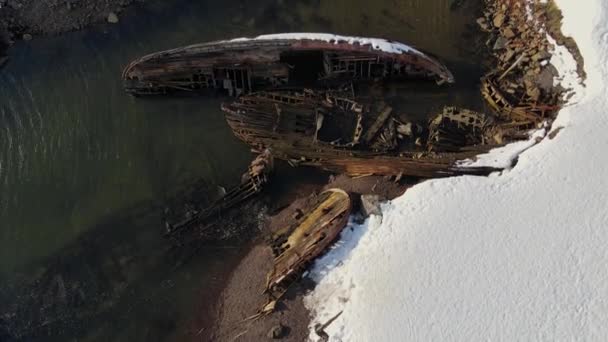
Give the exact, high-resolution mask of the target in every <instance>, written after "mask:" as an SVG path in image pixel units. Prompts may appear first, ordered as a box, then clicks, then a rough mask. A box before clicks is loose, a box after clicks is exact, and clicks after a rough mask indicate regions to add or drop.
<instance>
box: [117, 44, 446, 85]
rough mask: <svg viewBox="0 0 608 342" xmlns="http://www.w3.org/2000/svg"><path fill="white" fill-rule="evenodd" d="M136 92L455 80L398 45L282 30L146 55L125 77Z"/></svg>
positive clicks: (436, 63) (434, 63) (422, 54)
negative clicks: (382, 81)
mask: <svg viewBox="0 0 608 342" xmlns="http://www.w3.org/2000/svg"><path fill="white" fill-rule="evenodd" d="M122 77H123V82H124V88H125V90H126V91H127V92H129V93H131V94H134V95H158V94H168V93H179V92H187V93H201V92H206V91H216V92H217V91H219V92H224V93H226V94H228V95H231V96H239V95H242V94H249V93H251V92H256V91H261V90H267V89H278V88H302V87H332V86H334V85H336V84H342V83H344V82H353V81H370V80H403V79H429V80H433V81H436V82H437V83H440V84H441V83H452V82H454V77H453V76H452V74H451V73H450V71H449V70H448V69H447V68H446V67H445V66H444V65H443V64H442V63H441V62H439V61H438V60H437V59H436V58H434V57H432V56H431V55H429V54H428V53H425V52H422V51H419V50H417V49H415V48H413V47H411V46H408V45H406V44H403V43H399V42H394V41H388V40H384V39H377V38H361V37H350V36H339V35H333V34H321V33H286V34H271V35H262V36H258V37H255V38H237V39H232V40H222V41H216V42H210V43H203V44H195V45H190V46H186V47H180V48H177V49H172V50H167V51H161V52H156V53H152V54H149V55H147V56H144V57H141V58H139V59H136V60H134V61H133V62H131V63H130V64H129V65H128V66H127V67H126V68H125V70H124V72H123V75H122Z"/></svg>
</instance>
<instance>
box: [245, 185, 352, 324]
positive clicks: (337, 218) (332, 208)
mask: <svg viewBox="0 0 608 342" xmlns="http://www.w3.org/2000/svg"><path fill="white" fill-rule="evenodd" d="M352 207H353V206H352V200H351V198H350V195H349V194H348V193H347V192H345V191H344V190H342V189H337V188H334V189H328V190H326V191H324V192H322V193H320V194H319V195H316V196H313V197H311V198H310V199H309V201H308V202H307V203H306V204H305V205H304V206H303V208H301V209H300V210H299V215H298V216H296V217H294V222H293V223H292V224H290V225H289V226H287V227H285V228H283V229H281V230H280V231H278V232H277V233H276V234H274V236H273V237H272V241H271V246H272V249H273V253H274V262H273V267H272V270H271V271H270V272H269V273H268V275H267V276H266V289H265V290H264V293H266V294H268V296H269V300H268V302H267V303H266V304H265V305H264V306H263V307H261V308H260V309H259V310H258V312H257V313H256V314H255V315H253V316H251V317H249V318H248V320H255V319H258V318H260V317H262V316H264V315H268V314H270V313H272V312H273V311H274V310H275V308H276V305H277V302H278V301H279V300H281V298H282V297H283V295H284V294H285V293H286V292H287V290H288V289H289V286H290V285H291V284H292V283H293V282H294V281H296V280H297V278H298V277H299V276H301V275H302V273H303V272H304V271H305V269H306V268H307V267H308V266H309V265H310V263H311V262H312V261H314V260H315V259H316V258H317V257H319V256H320V255H321V254H323V253H324V252H325V250H326V249H327V248H328V247H329V246H330V245H331V244H332V243H333V242H334V241H335V240H336V239H337V238H338V235H339V234H340V232H341V231H342V229H344V227H345V226H346V224H347V223H348V217H349V215H350V213H351V210H352Z"/></svg>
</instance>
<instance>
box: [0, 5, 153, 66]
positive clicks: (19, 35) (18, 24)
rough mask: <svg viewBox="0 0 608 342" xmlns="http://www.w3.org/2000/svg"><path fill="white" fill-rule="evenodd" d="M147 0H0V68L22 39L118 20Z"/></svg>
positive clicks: (57, 33) (56, 33) (112, 22)
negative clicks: (10, 51) (62, 0)
mask: <svg viewBox="0 0 608 342" xmlns="http://www.w3.org/2000/svg"><path fill="white" fill-rule="evenodd" d="M145 1H146V0H80V1H73V0H70V1H66V2H60V1H37V0H11V1H6V0H0V68H2V66H3V65H5V64H6V63H7V62H8V51H9V49H10V47H11V46H12V45H13V44H14V43H15V42H16V41H19V40H24V41H29V40H32V39H34V38H35V37H37V36H54V35H59V34H63V33H67V32H72V31H78V30H83V29H86V28H88V27H90V26H92V25H95V24H99V23H109V24H115V23H118V22H119V21H120V17H121V14H122V13H123V12H125V11H126V10H128V9H132V8H133V7H134V5H136V4H143V3H145Z"/></svg>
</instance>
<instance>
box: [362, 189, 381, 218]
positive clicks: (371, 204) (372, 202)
mask: <svg viewBox="0 0 608 342" xmlns="http://www.w3.org/2000/svg"><path fill="white" fill-rule="evenodd" d="M383 200H384V199H383V198H381V197H380V196H378V195H371V194H367V195H361V213H362V214H363V215H364V216H366V217H367V216H370V215H378V216H382V210H381V209H380V203H381V202H382V201H383Z"/></svg>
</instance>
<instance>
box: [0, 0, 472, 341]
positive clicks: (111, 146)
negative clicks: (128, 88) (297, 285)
mask: <svg viewBox="0 0 608 342" xmlns="http://www.w3.org/2000/svg"><path fill="white" fill-rule="evenodd" d="M453 2H454V0H434V1H428V0H407V1H406V0H403V1H395V0H378V1H373V2H370V1H366V0H331V1H320V0H298V1H295V0H294V1H287V0H261V1H255V2H253V1H243V0H225V1H222V2H217V1H187V0H177V1H157V2H153V3H149V4H147V6H146V8H142V9H137V10H136V11H133V12H134V13H135V14H137V15H133V13H131V15H128V16H127V17H125V18H123V19H122V20H121V23H120V24H119V25H115V26H108V25H101V26H99V27H96V28H94V29H91V30H88V31H86V32H78V33H72V34H68V35H65V36H62V37H58V38H48V39H37V40H34V41H32V42H29V43H28V44H18V45H17V46H16V47H15V48H13V49H12V50H11V51H10V54H11V62H10V64H9V65H8V66H7V67H6V68H5V69H4V70H3V71H2V72H1V73H0V227H1V229H0V280H2V282H1V284H0V304H5V303H2V302H1V301H2V300H3V298H4V300H6V298H11V296H14V295H16V294H19V295H24V294H23V291H20V290H19V289H18V288H19V286H21V285H22V284H28V281H30V280H31V279H42V280H41V281H39V285H37V286H45V288H43V289H41V288H37V289H36V291H37V293H41V294H44V296H47V297H48V298H50V299H46V302H45V299H41V298H37V299H36V300H33V299H31V298H29V299H28V298H20V300H19V301H18V302H19V303H20V304H21V307H18V308H15V307H14V308H13V309H11V310H12V311H11V313H13V314H14V313H15V312H17V313H18V315H16V316H11V315H10V314H11V313H9V315H8V316H3V317H0V324H1V323H2V320H5V321H10V320H14V319H22V317H27V313H26V312H27V311H28V310H32V309H33V308H31V307H30V308H27V307H26V308H24V307H23V306H28V305H29V306H33V305H43V304H40V303H46V304H44V305H48V306H47V307H46V309H45V310H47V312H59V311H61V310H59V311H57V310H56V308H55V309H53V305H55V306H56V305H64V306H65V308H73V307H78V308H81V309H79V310H78V311H77V312H76V311H74V312H72V313H71V314H69V315H67V316H66V317H63V318H61V319H59V318H58V317H49V318H48V322H46V323H45V322H44V320H42V321H40V320H38V321H39V323H40V325H42V327H40V326H31V327H29V328H30V329H38V333H36V335H39V334H40V331H42V333H43V334H47V333H50V334H51V335H53V336H54V337H55V338H57V339H59V340H65V338H67V337H70V336H80V337H83V338H86V339H88V340H91V341H97V340H114V341H117V340H166V339H168V338H177V339H180V336H181V337H183V336H185V335H187V332H186V331H185V330H184V329H186V328H184V327H185V326H186V325H184V323H183V322H184V321H188V320H189V319H191V318H192V317H196V316H192V315H191V313H192V312H193V310H195V309H196V306H197V305H199V304H200V305H203V306H205V305H208V302H205V300H207V301H209V300H210V299H211V298H206V299H201V298H205V296H204V293H210V292H209V291H205V290H209V289H210V288H212V287H213V286H215V287H216V288H217V287H218V286H220V284H217V282H219V280H217V279H220V278H217V279H216V280H214V277H216V276H217V275H218V274H220V273H222V268H225V267H226V265H227V264H230V262H233V261H234V260H236V258H237V257H238V252H237V251H235V250H230V249H228V250H221V251H220V252H218V251H214V250H212V249H206V250H205V251H203V252H201V253H202V255H199V256H197V257H196V258H194V259H193V260H192V262H191V263H189V264H187V266H185V267H182V268H180V269H178V270H175V269H174V268H173V266H174V265H173V263H171V262H167V261H166V258H164V254H163V253H164V252H162V251H163V248H164V247H165V243H164V241H163V240H162V238H161V236H160V231H161V227H160V218H159V217H158V216H159V214H158V212H159V211H160V206H162V202H163V201H164V200H165V199H167V198H168V197H170V196H172V194H174V193H175V192H176V189H177V188H178V187H179V186H182V185H184V184H190V183H192V182H194V181H195V180H196V179H199V178H202V179H203V180H204V181H205V182H207V183H209V184H218V185H225V184H229V183H231V182H234V181H235V180H237V179H238V177H239V175H240V173H241V172H242V170H243V168H245V167H246V165H247V163H248V161H249V159H250V154H249V152H248V150H247V148H246V147H245V146H244V145H242V144H241V143H239V142H238V141H237V140H236V139H235V138H233V137H232V135H231V133H230V131H229V130H228V128H227V126H226V125H225V123H224V119H223V116H222V114H221V112H220V110H219V103H220V102H221V99H219V98H210V99H203V98H188V99H162V100H154V99H152V100H150V99H148V100H141V99H134V98H131V97H129V96H127V95H125V94H124V93H123V91H122V89H121V87H120V71H121V69H122V67H123V66H124V65H125V64H126V63H127V62H128V61H130V60H131V59H133V58H135V57H137V56H140V55H142V54H145V53H149V52H153V51H157V50H162V49H167V48H171V47H176V46H180V45H186V44H191V43H197V42H203V41H209V40H215V39H222V38H227V37H236V36H244V35H254V34H260V33H272V32H283V31H316V32H323V31H325V32H335V33H340V34H350V35H364V36H378V37H386V38H391V39H395V40H400V41H404V42H408V43H411V44H413V45H415V46H417V47H419V48H421V49H423V50H427V51H431V52H433V53H434V54H436V55H438V56H440V58H441V59H443V60H444V61H446V62H447V65H448V67H450V68H451V69H452V71H453V72H454V74H455V77H456V80H457V82H459V83H458V86H457V87H454V88H451V89H449V91H446V90H445V89H443V90H437V89H436V88H433V89H432V90H428V91H423V92H420V91H421V90H422V89H392V90H391V93H390V94H389V95H391V96H393V97H395V98H399V101H402V102H406V103H408V104H409V105H411V106H413V107H412V108H418V107H415V106H420V107H421V108H422V107H424V108H427V109H428V108H435V107H436V108H439V107H440V106H441V104H442V103H444V102H447V103H456V104H458V103H460V104H463V105H464V104H467V105H468V106H469V107H471V106H473V107H478V106H479V105H480V104H479V100H478V95H477V94H478V91H477V88H476V81H477V76H478V75H479V72H480V65H479V63H478V62H479V61H478V60H474V59H473V60H472V59H471V58H470V57H469V56H468V55H467V50H466V49H467V48H470V46H471V42H470V41H468V40H463V37H464V36H465V34H466V33H467V30H466V25H468V24H470V23H472V22H473V19H474V13H473V11H472V10H471V7H475V6H473V5H474V4H472V3H475V2H477V0H470V1H459V2H460V3H462V2H464V4H465V5H464V6H465V8H462V9H456V10H451V9H450V6H451V5H453ZM395 101H397V100H395ZM230 260H232V261H230ZM222 265H223V266H222ZM223 273H225V272H223ZM37 277H38V278H37ZM218 277H219V276H218ZM214 282H215V283H214ZM213 284H215V285H213ZM31 286H34V285H31ZM201 289H203V290H201ZM201 292H203V293H201ZM24 296H26V295H24ZM26 297H27V296H26ZM57 298H60V299H61V298H65V301H64V302H61V300H60V301H59V302H60V303H59V304H57V303H55V302H53V301H54V300H57ZM192 298H198V299H194V300H193V299H192ZM9 302H10V300H9ZM81 302H83V303H84V302H86V305H84V304H82V305H81ZM62 303H63V304H62ZM193 303H195V304H193ZM53 310H55V311H53ZM1 311H2V310H0V314H4V312H1ZM118 311H120V314H117V312H118ZM20 312H21V313H20ZM49 316H53V315H51V314H49ZM55 316H56V315H55ZM135 316H137V318H134V317H135ZM104 320H109V321H108V322H109V323H106V324H102V323H101V322H102V321H104ZM51 327H52V328H51ZM26 328H27V327H26ZM45 329H46V330H45ZM186 330H187V329H186ZM110 331H111V333H110ZM0 334H1V331H0ZM152 336H153V338H152ZM199 337H200V336H199ZM1 338H2V337H1V336H0V339H1ZM108 338H109V339H108ZM45 339H48V338H45Z"/></svg>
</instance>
